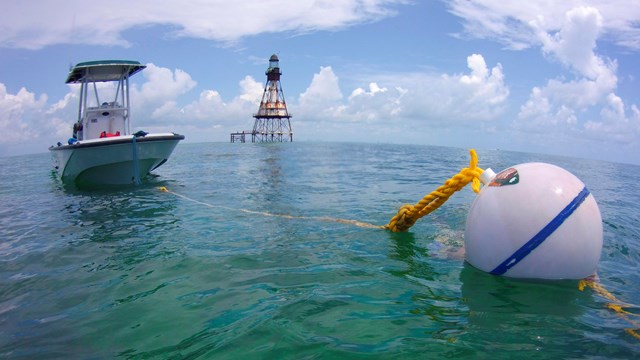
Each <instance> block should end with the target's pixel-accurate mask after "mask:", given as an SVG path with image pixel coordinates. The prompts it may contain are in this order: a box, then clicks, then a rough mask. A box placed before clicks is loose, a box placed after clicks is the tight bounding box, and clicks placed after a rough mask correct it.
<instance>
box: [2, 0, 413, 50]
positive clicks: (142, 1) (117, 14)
mask: <svg viewBox="0 0 640 360" xmlns="http://www.w3.org/2000/svg"><path fill="white" fill-rule="evenodd" d="M405 2H406V0H344V1H314V0H295V1H290V0H289V1H287V0H276V1H262V0H244V1H239V2H233V1H231V2H230V1H225V0H210V1H198V0H184V1H176V2H163V3H162V4H161V5H159V4H158V2H157V1H153V0H138V1H125V0H112V1H110V2H109V4H108V6H105V3H104V2H102V1H96V0H66V1H63V2H56V1H47V0H30V1H10V2H7V3H5V4H3V9H2V12H0V47H16V48H27V49H39V48H42V47H45V46H49V45H54V44H91V45H117V46H129V45H130V44H129V43H128V41H127V40H126V39H124V38H123V37H122V33H123V32H124V31H125V30H128V29H132V28H135V27H140V26H150V25H162V26H167V27H168V28H169V29H171V31H173V36H178V37H193V38H202V39H209V40H215V41H221V42H225V43H228V42H234V41H237V40H239V39H241V38H243V37H246V36H252V35H256V34H260V33H264V32H296V33H298V32H309V31H322V30H337V29H341V28H344V27H347V26H352V25H356V24H359V23H363V22H370V21H376V20H379V19H382V18H385V17H389V16H393V15H394V14H395V12H394V10H393V6H394V5H396V4H401V3H405ZM34 9H37V11H34ZM25 14H29V16H25ZM273 19H278V26H277V27H274V24H273Z"/></svg>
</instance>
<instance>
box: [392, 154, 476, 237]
mask: <svg viewBox="0 0 640 360" xmlns="http://www.w3.org/2000/svg"><path fill="white" fill-rule="evenodd" d="M469 153H470V154H471V161H470V162H469V167H468V168H464V169H462V170H460V172H459V173H458V174H456V175H455V176H454V177H452V178H451V179H449V180H447V181H445V183H444V184H443V185H442V186H440V187H439V188H437V189H436V190H434V191H432V192H431V193H430V194H428V195H426V196H425V197H424V198H422V200H420V201H419V202H418V203H416V204H415V205H411V204H406V205H404V206H402V207H401V208H400V210H398V213H397V214H396V215H395V216H394V217H392V218H391V220H390V221H389V223H388V224H387V225H385V226H384V228H385V229H388V230H391V231H393V232H403V231H407V230H408V229H409V228H410V227H412V226H413V224H415V223H416V221H418V220H419V219H420V218H421V217H423V216H425V215H427V214H429V213H431V212H432V211H434V210H435V209H437V208H439V207H440V206H441V205H442V204H444V203H445V202H446V201H447V200H449V197H450V196H451V195H453V193H455V192H456V191H459V190H461V189H462V188H464V187H465V186H467V184H468V183H472V185H471V187H472V189H473V191H475V192H476V193H478V192H480V175H482V173H483V172H484V170H482V169H481V168H479V167H478V155H477V154H476V151H475V150H473V149H471V150H469Z"/></svg>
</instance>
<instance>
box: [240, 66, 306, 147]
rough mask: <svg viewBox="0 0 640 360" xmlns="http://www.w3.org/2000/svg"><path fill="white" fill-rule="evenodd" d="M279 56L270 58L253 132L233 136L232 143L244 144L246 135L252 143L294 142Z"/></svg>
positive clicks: (255, 115)
mask: <svg viewBox="0 0 640 360" xmlns="http://www.w3.org/2000/svg"><path fill="white" fill-rule="evenodd" d="M279 61H280V60H279V59H278V56H277V55H275V54H273V55H271V57H270V58H269V68H267V71H266V72H265V75H267V82H266V83H265V86H264V92H263V93H262V100H261V101H260V107H259V108H258V112H257V113H255V114H253V117H254V118H255V122H254V124H253V130H251V131H243V132H241V133H239V132H238V133H233V134H231V142H236V141H240V142H244V141H245V134H246V135H248V134H249V133H250V134H251V141H252V142H286V141H293V131H292V129H291V114H289V112H288V111H287V103H286V102H285V101H284V93H283V92H282V84H280V75H282V73H281V72H280V65H279Z"/></svg>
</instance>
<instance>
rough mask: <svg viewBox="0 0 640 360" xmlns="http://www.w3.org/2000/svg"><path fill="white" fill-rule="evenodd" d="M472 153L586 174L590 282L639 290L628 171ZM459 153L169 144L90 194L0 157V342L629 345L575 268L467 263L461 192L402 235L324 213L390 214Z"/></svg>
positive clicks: (462, 155)
mask: <svg viewBox="0 0 640 360" xmlns="http://www.w3.org/2000/svg"><path fill="white" fill-rule="evenodd" d="M478 156H479V160H480V164H479V166H480V167H482V168H487V167H491V168H493V169H494V170H496V171H499V170H501V169H503V168H506V167H509V166H511V165H515V164H519V163H523V162H530V161H543V162H549V163H552V164H555V165H558V166H561V167H564V168H565V169H567V170H569V171H571V172H572V173H574V174H575V175H577V176H578V177H579V178H580V179H581V180H583V181H584V182H585V184H586V185H587V186H588V188H589V190H590V191H591V192H592V193H593V195H594V196H595V198H596V200H597V201H598V204H599V207H600V210H601V213H602V218H603V222H604V242H605V244H604V249H603V252H602V258H601V261H600V264H599V271H598V274H599V277H600V282H601V283H602V285H604V286H605V288H606V289H608V290H609V291H610V292H611V293H613V294H614V295H615V296H616V297H618V298H619V299H621V300H623V301H627V302H629V303H633V304H636V305H638V304H640V287H639V286H638V285H640V274H639V273H638V263H639V260H640V255H639V254H640V244H639V239H640V223H639V222H638V211H639V210H640V205H638V204H640V191H639V190H640V186H639V185H638V180H637V179H638V178H639V177H640V167H638V166H632V165H624V164H614V163H608V162H599V161H592V160H583V159H572V158H563V157H552V156H548V155H535V154H525V153H514V152H506V151H498V150H492V151H487V150H478ZM468 162H469V155H468V150H466V149H454V148H443V147H429V146H404V145H403V146H401V145H383V144H374V145H369V144H339V143H302V142H294V143H284V144H226V143H209V144H181V145H179V146H178V147H177V148H176V151H175V153H174V155H173V157H172V158H171V159H170V160H169V162H168V163H167V164H166V165H165V166H163V167H161V168H160V169H158V170H156V172H155V173H156V175H157V177H155V178H154V179H152V181H151V183H149V184H146V185H142V186H140V187H131V188H125V189H120V190H101V191H92V192H89V191H81V190H74V189H64V188H62V187H61V185H60V184H59V182H58V181H56V179H55V178H54V176H53V173H52V171H51V166H50V160H49V155H48V154H45V153H43V154H37V155H28V156H18V157H2V158H0V183H1V184H2V187H1V188H0V196H1V200H2V203H1V205H0V236H1V239H2V241H1V243H0V357H3V358H12V359H27V358H65V359H66V358H79V359H102V358H124V359H167V358H170V359H183V358H185V359H196V358H198V359H237V358H242V359H397V358H403V359H411V358H421V359H422V358H442V357H445V358H457V359H483V358H487V359H502V358H504V359H513V358H535V359H546V358H549V359H567V358H572V359H583V358H589V359H600V358H602V359H605V358H606V359H632V358H638V356H639V355H640V340H637V339H635V338H634V337H632V336H631V335H629V334H628V333H626V332H625V331H624V329H625V328H630V327H634V326H633V325H631V323H630V322H629V321H628V320H626V319H623V318H621V317H620V316H618V315H616V313H614V312H612V311H610V310H608V309H606V308H605V304H606V302H607V300H606V299H604V298H602V297H601V296H599V295H598V294H596V293H594V292H593V291H591V290H585V291H579V290H578V289H577V282H574V281H561V282H539V281H517V280H510V279H507V278H502V277H495V276H491V275H487V274H485V273H482V272H479V271H477V270H475V269H474V268H473V267H471V266H470V265H468V264H466V263H465V262H464V261H463V260H462V259H461V257H460V255H459V253H460V251H461V250H462V247H463V241H464V240H463V236H464V225H465V221H466V216H467V212H468V210H469V208H470V205H471V202H472V201H473V199H474V197H475V194H474V193H473V191H471V189H470V188H466V189H463V191H461V192H459V193H457V194H455V195H454V196H453V197H452V198H451V199H450V200H449V202H447V203H446V204H445V205H443V206H442V207H441V208H440V209H438V210H437V211H436V212H434V213H432V214H431V215H429V216H427V217H425V218H423V219H422V220H420V221H419V222H418V223H417V224H416V225H415V226H414V227H413V228H411V230H410V232H408V233H403V234H394V233H391V232H388V231H385V230H379V229H369V228H361V227H357V226H354V225H351V224H345V223H339V222H333V221H327V220H322V219H319V218H318V217H334V218H343V219H353V220H359V221H363V222H368V223H373V224H379V225H384V224H386V223H387V222H388V220H389V219H390V218H391V216H393V215H394V214H395V213H396V211H397V209H398V208H399V207H400V206H401V205H402V204H404V203H415V202H416V201H418V200H419V199H421V198H422V197H423V196H424V195H425V194H427V193H429V192H431V191H432V190H434V189H435V188H437V187H438V186H439V185H441V184H442V183H443V182H444V181H445V180H446V179H448V178H449V177H451V176H453V175H454V174H455V173H457V172H458V171H459V170H460V169H461V168H462V167H465V166H467V165H468ZM159 186H166V187H167V188H168V189H169V190H170V191H172V192H175V194H179V195H180V196H178V195H175V194H174V193H166V192H161V191H159V190H158V187H159ZM185 197H186V198H185ZM273 214H279V215H290V216H294V217H296V218H290V217H287V216H271V215H273ZM627 310H629V311H631V312H634V313H636V314H638V313H640V309H638V308H636V307H628V308H627ZM629 318H630V319H631V320H632V321H636V323H638V322H640V316H638V315H629Z"/></svg>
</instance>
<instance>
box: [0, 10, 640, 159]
mask: <svg viewBox="0 0 640 360" xmlns="http://www.w3.org/2000/svg"><path fill="white" fill-rule="evenodd" d="M105 4H106V3H105V2H103V1H94V0H82V1H77V0H67V1H63V2H60V1H53V0H50V1H47V0H30V1H5V2H4V3H3V4H2V6H1V7H2V11H0V131H2V133H3V134H4V136H2V137H0V156H7V155H16V154H25V153H37V152H46V149H47V148H48V146H49V145H51V144H54V143H56V142H58V141H65V140H66V139H67V138H68V137H69V136H70V134H71V126H72V123H73V122H74V121H75V119H76V116H77V95H78V94H77V88H76V87H74V86H69V85H66V84H64V80H65V78H66V76H67V73H68V70H69V66H70V65H71V64H76V63H78V62H82V61H88V60H98V59H127V60H137V61H140V62H141V63H143V64H147V68H146V69H145V70H144V71H143V72H142V73H141V74H139V75H136V76H134V77H133V78H132V84H133V87H132V103H133V105H134V108H133V113H132V116H133V129H134V131H136V130H138V129H143V130H146V131H174V132H178V133H181V134H184V135H186V137H187V140H186V141H188V142H209V141H228V140H229V134H230V133H231V132H235V131H238V130H247V129H251V128H252V126H253V118H252V114H253V113H254V112H256V111H257V109H258V104H259V101H260V97H261V95H262V90H263V88H264V83H265V80H266V77H265V75H264V71H265V70H266V68H267V66H268V59H269V57H270V56H271V54H274V53H275V54H277V55H278V56H279V58H280V68H281V70H282V73H283V75H282V78H281V81H282V86H283V89H284V95H285V99H286V101H287V105H288V108H289V111H290V113H292V114H293V118H292V127H293V131H294V141H357V142H373V143H378V142H385V143H398V144H404V143H406V144H427V145H443V146H455V147H461V148H476V149H493V148H500V149H505V150H515V151H525V152H534V153H550V154H558V155H567V156H575V157H582V158H593V159H603V160H609V161H615V162H625V163H634V164H640V159H638V154H640V109H639V106H640V95H639V93H638V84H639V83H638V81H640V76H639V75H640V74H639V72H640V67H639V66H638V64H640V57H639V56H638V55H639V52H640V26H639V25H638V24H640V2H639V1H635V0H634V1H596V0H593V1H578V0H573V1H572V0H567V1H562V2H557V1H542V0H541V1H536V0H529V1H512V2H505V1H504V0H478V1H473V0H472V1H469V0H453V1H446V2H445V1H436V0H432V1H417V0H416V1H409V0H342V1H340V0H336V1H329V0H324V1H323V0H317V1H311V0H309V1H305V0H290V1H285V0H279V1H276V0H274V1H268V0H262V1H256V0H243V1H236V2H230V1H218V0H209V1H204V2H203V1H196V0H181V1H175V2H168V4H163V5H162V6H158V2H157V1H150V0H138V1H133V2H132V1H121V0H113V1H110V2H109V3H108V6H106V5H105ZM36 10H37V11H36Z"/></svg>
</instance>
